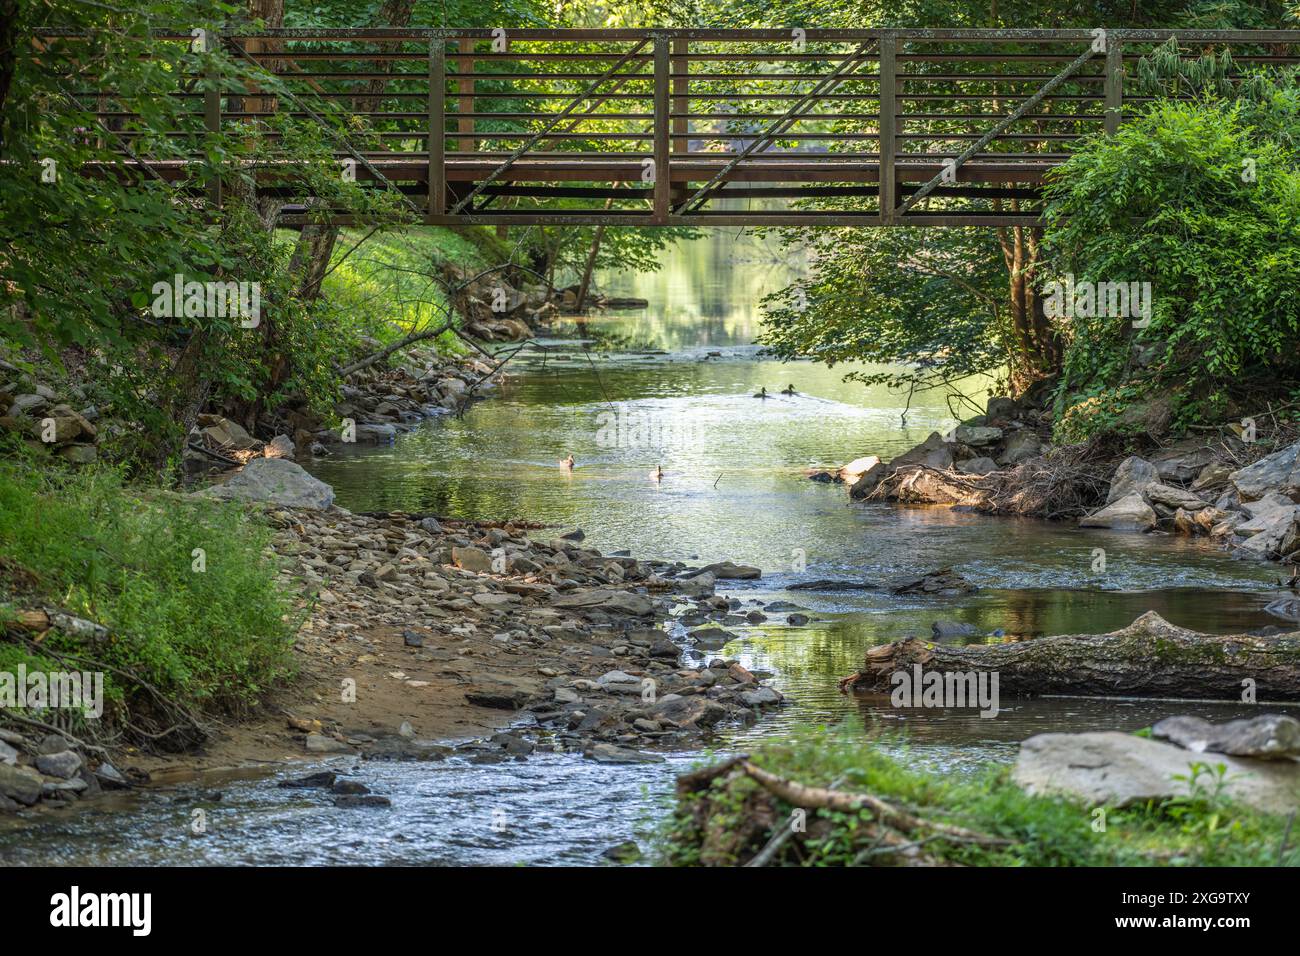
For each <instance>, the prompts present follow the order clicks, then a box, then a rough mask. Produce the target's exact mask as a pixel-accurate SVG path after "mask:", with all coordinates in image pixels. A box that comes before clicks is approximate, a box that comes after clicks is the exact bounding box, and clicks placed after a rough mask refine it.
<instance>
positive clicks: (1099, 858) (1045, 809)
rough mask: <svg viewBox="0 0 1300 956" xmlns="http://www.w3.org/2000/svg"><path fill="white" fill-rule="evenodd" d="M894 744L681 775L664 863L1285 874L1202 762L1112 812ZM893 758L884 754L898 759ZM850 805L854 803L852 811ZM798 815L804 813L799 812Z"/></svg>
mask: <svg viewBox="0 0 1300 956" xmlns="http://www.w3.org/2000/svg"><path fill="white" fill-rule="evenodd" d="M904 745H905V740H904V739H880V740H877V741H871V740H868V741H863V739H862V737H861V733H860V731H858V732H854V733H851V732H850V731H848V729H847V728H839V729H835V728H825V727H822V728H815V729H810V730H808V731H805V732H801V733H796V734H795V735H793V736H791V737H789V738H786V739H781V740H773V741H766V742H764V743H763V744H762V745H761V746H760V747H759V748H758V749H757V750H756V751H755V752H754V753H753V754H752V755H751V756H750V757H749V758H748V759H745V758H741V760H740V761H724V762H721V763H718V764H715V765H712V766H706V767H704V768H701V769H700V770H697V771H696V772H694V773H691V774H687V775H685V776H683V777H682V778H681V779H680V780H679V783H678V788H677V802H676V805H675V808H674V813H673V816H672V817H671V819H670V820H669V821H668V822H667V824H666V825H665V827H664V829H663V831H662V832H661V853H662V859H663V862H665V863H668V864H671V865H676V866H738V865H752V866H760V865H761V866H897V865H908V866H918V865H931V866H951V865H957V866H1277V865H1283V866H1293V865H1296V864H1297V863H1300V848H1297V847H1295V846H1294V845H1293V841H1289V840H1287V838H1286V835H1287V833H1288V832H1289V827H1288V826H1287V820H1286V819H1285V818H1283V817H1278V816H1274V815H1271V814H1265V813H1260V812H1257V811H1253V810H1250V809H1248V808H1243V807H1241V806H1238V805H1236V804H1234V803H1232V802H1231V801H1229V800H1227V799H1226V798H1225V797H1224V795H1223V788H1222V785H1221V778H1222V772H1221V771H1220V770H1218V769H1217V768H1216V767H1215V766H1214V761H1213V755H1212V754H1211V755H1205V757H1204V761H1203V762H1202V763H1201V764H1200V766H1193V768H1192V769H1191V770H1189V777H1190V778H1191V779H1190V780H1189V786H1188V789H1187V793H1186V794H1185V795H1182V796H1178V797H1171V798H1168V799H1164V800H1150V801H1145V802H1143V803H1140V804H1138V805H1135V806H1130V807H1126V808H1122V809H1117V808H1097V809H1094V808H1090V807H1086V806H1083V805H1081V804H1077V803H1072V802H1070V801H1067V800H1063V799H1057V798H1049V797H1039V796H1031V795H1030V794H1028V793H1026V792H1025V791H1024V790H1023V789H1021V788H1020V787H1019V786H1017V785H1016V784H1015V783H1014V782H1013V781H1012V780H1011V778H1010V770H1009V769H1008V768H1006V767H990V768H988V769H985V770H981V771H978V772H975V773H972V774H970V775H960V774H953V773H940V772H936V771H928V770H923V769H919V768H917V767H916V766H915V765H914V764H912V763H911V761H909V760H908V759H907V757H906V748H905V746H904ZM900 748H901V755H898V756H895V755H891V754H899V752H900ZM855 801H856V802H859V803H860V805H853V804H854V803H855ZM800 812H802V815H800Z"/></svg>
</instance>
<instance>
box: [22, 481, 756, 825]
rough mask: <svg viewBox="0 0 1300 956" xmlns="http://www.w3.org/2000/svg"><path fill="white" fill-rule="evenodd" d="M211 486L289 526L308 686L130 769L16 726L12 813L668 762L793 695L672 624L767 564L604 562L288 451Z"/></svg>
mask: <svg viewBox="0 0 1300 956" xmlns="http://www.w3.org/2000/svg"><path fill="white" fill-rule="evenodd" d="M199 493H200V494H207V495H214V496H219V497H225V498H230V499H240V500H247V501H250V502H251V506H252V507H256V508H260V509H263V510H264V513H265V518H266V520H267V521H269V522H270V523H271V525H272V526H273V527H274V528H276V529H277V531H276V535H275V543H274V550H275V552H276V553H277V554H278V555H280V556H281V557H282V558H284V559H285V561H286V562H287V563H288V566H287V567H286V568H285V570H284V571H283V574H284V576H285V584H286V586H287V587H291V588H296V589H300V590H301V591H302V593H303V594H304V596H305V601H306V602H307V607H306V614H307V617H306V620H305V622H304V624H303V626H302V627H301V629H300V631H299V633H298V637H297V642H296V645H295V650H296V651H297V658H298V662H299V666H300V669H301V679H300V680H299V681H297V682H296V683H295V684H294V685H293V686H291V687H289V688H286V689H285V690H284V691H283V692H282V693H279V694H277V695H275V696H274V697H273V699H272V703H271V704H270V705H269V713H270V714H273V716H267V715H263V716H261V717H260V718H257V719H254V720H251V721H248V722H245V723H242V724H238V725H235V726H233V727H229V728H225V729H222V730H213V731H212V735H211V737H210V739H209V740H207V741H206V742H205V743H204V745H203V747H202V748H201V749H200V750H199V751H197V752H195V753H190V754H185V755H180V756H173V757H164V756H151V757H148V758H144V759H140V760H138V761H133V763H134V764H135V767H134V773H133V775H124V774H123V773H121V772H119V771H118V770H116V769H115V767H114V765H113V762H112V760H110V759H109V755H107V754H106V753H103V752H100V751H98V750H97V749H96V750H90V749H88V748H87V747H86V746H79V745H78V743H76V742H73V741H69V740H66V739H61V738H60V737H59V736H58V735H57V734H46V735H41V734H35V735H31V734H23V733H17V732H10V731H6V736H5V743H4V746H5V750H4V751H3V753H0V758H3V765H2V769H0V796H2V797H3V798H4V803H0V807H3V808H4V809H8V810H13V809H16V808H17V807H18V806H20V805H27V806H30V805H32V804H34V803H36V802H37V801H40V800H46V801H53V802H67V801H71V800H76V799H78V798H80V797H81V796H85V795H90V794H93V793H95V792H97V791H98V790H99V789H100V788H101V787H103V786H110V787H121V786H130V785H134V784H136V783H139V782H141V781H142V780H143V779H145V778H144V777H143V776H142V774H147V773H149V772H151V771H160V770H164V769H165V770H167V771H169V772H175V771H176V770H178V769H181V768H184V769H187V770H191V771H197V770H203V769H210V768H213V767H221V766H231V765H238V764H240V763H245V762H248V761H274V760H285V759H289V760H291V759H310V758H320V757H325V756H329V755H336V754H354V755H359V756H361V757H363V758H365V759H376V760H441V759H443V758H445V757H446V756H448V755H449V754H451V753H453V752H460V753H462V754H468V755H469V756H471V758H472V759H473V760H474V761H476V762H482V761H499V760H509V759H523V758H525V757H527V756H528V755H529V754H530V753H532V752H533V751H534V750H545V751H564V752H579V753H582V754H583V755H584V756H585V757H587V758H590V759H592V760H595V761H598V762H603V763H636V762H654V761H659V760H662V759H663V758H662V757H661V756H659V755H658V753H657V752H659V751H664V750H672V749H675V748H683V747H692V748H694V747H698V746H699V745H700V742H701V741H702V740H707V739H709V737H710V736H711V735H712V734H713V733H714V732H715V731H716V730H718V729H719V728H721V727H725V726H726V725H728V724H736V723H743V722H749V721H753V720H755V719H757V718H758V717H759V715H760V714H761V713H762V712H763V710H765V709H767V708H771V707H776V706H779V705H781V703H782V697H781V695H780V693H778V692H777V691H775V690H773V689H772V688H771V687H768V686H765V685H764V682H763V680H762V679H761V677H760V676H758V675H755V674H752V673H750V672H749V671H748V670H746V669H745V668H744V667H743V666H741V664H740V663H739V662H738V661H735V660H729V659H723V658H720V657H717V656H716V655H709V654H708V653H707V651H706V650H704V648H703V646H702V645H701V642H703V641H704V640H705V639H703V638H701V639H700V640H698V641H697V640H696V639H692V638H689V637H688V638H686V639H684V640H682V642H681V643H678V642H675V641H674V640H673V639H671V638H670V636H669V635H668V633H667V632H665V630H664V629H663V628H662V623H663V622H664V621H665V620H666V619H667V617H668V614H669V612H670V610H674V609H675V610H678V611H681V610H686V611H687V614H688V615H689V616H690V617H691V619H693V620H696V619H698V620H701V621H715V622H726V621H727V620H728V618H730V617H735V615H734V614H733V611H734V607H733V603H735V604H738V603H739V602H734V599H733V600H728V599H727V598H725V597H722V596H719V595H716V594H715V593H714V586H715V581H716V580H717V575H724V576H725V575H730V576H742V575H747V574H750V573H751V571H752V572H753V573H757V572H756V569H746V568H741V567H738V566H735V565H729V564H728V565H720V566H717V567H715V568H713V569H709V570H701V569H699V568H689V567H687V566H686V565H684V564H682V563H679V562H673V563H670V562H664V561H647V560H641V559H637V558H634V557H631V556H630V555H625V554H624V555H603V554H601V553H600V552H598V551H596V550H594V549H591V548H587V547H584V546H583V545H582V540H581V539H582V534H581V532H579V531H574V532H570V533H569V534H568V535H561V536H555V537H547V538H540V537H534V536H532V535H530V534H529V533H527V532H526V531H525V530H524V529H523V528H521V527H516V526H515V525H512V524H509V523H507V524H499V525H497V524H478V523H470V522H450V521H449V522H446V523H443V522H440V521H439V520H438V519H437V518H436V517H434V516H431V515H412V514H403V513H389V514H371V515H358V514H352V513H350V512H347V511H345V510H343V509H340V508H337V507H334V506H333V505H332V497H333V496H332V492H331V491H330V489H329V488H328V486H326V485H324V484H323V483H322V482H319V481H317V480H316V479H314V478H312V477H311V476H309V475H307V474H306V472H304V471H302V469H301V468H300V467H299V466H297V465H296V464H294V463H293V462H290V461H287V460H284V459H277V458H254V459H252V460H250V461H249V462H248V463H247V464H246V465H245V466H244V468H243V469H242V470H241V471H240V472H239V473H237V474H236V475H234V476H233V477H231V478H230V479H229V480H228V481H226V482H225V483H223V484H219V485H215V486H213V487H211V488H209V489H206V490H204V491H202V492H199ZM683 606H684V607H683ZM751 613H752V612H751ZM697 645H699V646H700V649H701V650H704V653H703V654H702V656H700V658H699V660H698V663H696V664H693V665H692V664H687V663H686V662H685V661H684V659H683V651H684V649H687V648H696V647H697ZM505 728H508V729H505ZM492 731H496V732H495V733H493V732H492ZM466 738H470V739H468V740H467V739H466ZM113 759H117V758H113ZM360 796H364V795H363V794H352V793H344V794H340V795H339V798H340V800H342V801H343V804H344V805H348V804H349V803H352V802H355V801H353V800H351V798H352V797H360Z"/></svg>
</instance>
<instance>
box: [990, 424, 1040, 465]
mask: <svg viewBox="0 0 1300 956" xmlns="http://www.w3.org/2000/svg"><path fill="white" fill-rule="evenodd" d="M1042 450H1043V441H1042V439H1041V438H1039V437H1038V435H1037V434H1036V433H1034V432H1031V431H1030V430H1029V429H1027V428H1022V429H1021V430H1020V431H1018V432H1012V433H1011V434H1010V436H1008V438H1007V440H1006V443H1005V444H1004V445H1003V446H1002V454H1000V455H998V464H999V465H1018V464H1020V462H1022V461H1024V460H1025V459H1026V458H1033V457H1034V456H1035V455H1037V454H1039V453H1041V452H1042Z"/></svg>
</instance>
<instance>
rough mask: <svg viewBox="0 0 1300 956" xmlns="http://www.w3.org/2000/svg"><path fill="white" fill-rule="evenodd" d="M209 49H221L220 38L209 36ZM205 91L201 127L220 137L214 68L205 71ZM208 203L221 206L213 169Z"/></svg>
mask: <svg viewBox="0 0 1300 956" xmlns="http://www.w3.org/2000/svg"><path fill="white" fill-rule="evenodd" d="M209 49H211V50H220V49H221V37H219V36H215V35H213V36H211V39H210V43H209ZM207 81H208V83H207V89H205V90H204V91H203V125H204V127H205V128H206V129H207V131H208V132H209V133H211V134H213V135H214V136H220V135H221V74H220V73H219V72H218V71H217V68H216V66H209V67H208V69H207ZM208 203H209V204H210V205H211V206H212V208H213V209H217V208H219V207H220V206H221V173H220V171H218V170H217V169H215V168H213V169H211V170H210V171H209V172H208Z"/></svg>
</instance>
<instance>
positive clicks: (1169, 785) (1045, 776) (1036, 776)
mask: <svg viewBox="0 0 1300 956" xmlns="http://www.w3.org/2000/svg"><path fill="white" fill-rule="evenodd" d="M1194 763H1196V764H1205V763H1210V764H1220V763H1222V764H1224V765H1225V766H1226V767H1227V773H1226V775H1225V780H1224V795H1225V796H1227V797H1229V798H1231V799H1234V800H1237V801H1239V802H1241V803H1244V804H1246V805H1247V806H1250V807H1254V808H1255V809H1257V810H1263V811H1265V812H1267V813H1279V814H1285V813H1290V812H1292V811H1293V810H1295V809H1296V808H1297V807H1300V763H1296V762H1293V761H1280V760H1254V759H1252V758H1249V757H1232V756H1228V755H1223V756H1219V755H1216V756H1215V757H1213V758H1212V759H1209V760H1207V758H1205V757H1204V756H1202V755H1201V754H1199V753H1195V752H1193V751H1190V750H1184V749H1183V748H1181V747H1176V746H1174V745H1173V744H1168V743H1163V742H1161V741H1159V740H1149V739H1147V738H1145V737H1135V736H1133V735H1132V734H1122V733H1117V732H1114V731H1108V732H1104V733H1086V734H1039V735H1038V736H1036V737H1030V738H1029V739H1028V740H1026V741H1025V742H1024V743H1022V744H1021V745H1020V756H1019V757H1018V758H1017V760H1016V765H1015V769H1014V770H1013V771H1012V779H1013V780H1014V781H1015V782H1016V784H1018V785H1019V786H1020V787H1022V788H1024V789H1025V790H1026V791H1028V792H1029V793H1031V794H1040V795H1057V796H1065V797H1070V798H1073V799H1075V800H1079V801H1081V802H1083V803H1085V804H1087V805H1088V806H1111V807H1123V806H1128V805H1129V804H1135V803H1143V802H1145V801H1147V800H1165V799H1169V798H1171V797H1186V796H1189V795H1190V794H1191V792H1192V787H1193V785H1194V784H1193V781H1192V780H1191V779H1190V778H1192V777H1194V776H1195V773H1194V772H1193V770H1192V764H1194ZM1178 778H1182V779H1178ZM1196 783H1197V784H1199V785H1200V786H1202V787H1204V786H1206V785H1214V784H1213V781H1211V780H1207V779H1205V777H1204V776H1203V775H1202V777H1201V779H1199V780H1198V781H1196Z"/></svg>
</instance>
